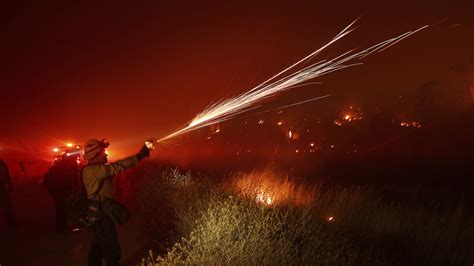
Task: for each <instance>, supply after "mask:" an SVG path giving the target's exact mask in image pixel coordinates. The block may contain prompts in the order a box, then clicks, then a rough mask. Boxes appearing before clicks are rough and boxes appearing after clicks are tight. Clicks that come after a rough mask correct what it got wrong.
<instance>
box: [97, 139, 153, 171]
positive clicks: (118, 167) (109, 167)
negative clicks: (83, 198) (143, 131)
mask: <svg viewBox="0 0 474 266" xmlns="http://www.w3.org/2000/svg"><path fill="white" fill-rule="evenodd" d="M146 157H150V149H149V148H148V147H147V146H146V145H143V147H142V148H141V150H140V151H139V152H138V154H137V155H135V156H130V157H128V158H125V159H122V160H119V161H116V162H114V163H108V164H105V165H104V166H103V171H100V170H99V172H98V173H97V174H98V175H96V176H97V177H98V178H106V177H112V176H116V175H118V174H119V173H121V172H123V171H125V170H126V169H128V168H131V167H134V166H136V165H137V163H138V162H139V161H141V160H143V159H144V158H146Z"/></svg>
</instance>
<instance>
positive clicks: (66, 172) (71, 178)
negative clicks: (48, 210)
mask: <svg viewBox="0 0 474 266" xmlns="http://www.w3.org/2000/svg"><path fill="white" fill-rule="evenodd" d="M78 179H79V165H78V164H77V162H76V158H74V157H72V156H71V157H70V156H68V155H67V154H66V153H65V154H63V155H62V158H61V159H60V160H58V161H57V162H56V163H55V164H54V165H53V166H52V167H51V168H50V169H49V170H48V172H47V173H46V174H45V176H44V179H43V180H44V185H45V186H46V189H47V190H48V192H49V194H50V195H51V197H52V198H53V200H54V206H55V214H56V232H57V233H58V234H63V233H68V232H70V230H69V226H68V209H67V200H68V198H69V196H70V195H71V194H72V193H73V192H74V191H75V190H76V189H77V188H76V186H77V185H76V184H77V180H78Z"/></svg>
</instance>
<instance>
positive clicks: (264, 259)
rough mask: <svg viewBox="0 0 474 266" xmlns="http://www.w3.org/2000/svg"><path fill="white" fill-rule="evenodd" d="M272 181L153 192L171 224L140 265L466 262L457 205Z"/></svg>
mask: <svg viewBox="0 0 474 266" xmlns="http://www.w3.org/2000/svg"><path fill="white" fill-rule="evenodd" d="M165 176H166V175H165ZM277 177H278V175H275V174H273V173H271V172H268V171H266V172H260V173H259V172H253V173H250V174H242V173H240V174H235V175H233V176H232V177H231V178H229V179H227V180H226V181H224V182H216V180H213V179H209V178H206V177H203V176H200V177H196V178H193V177H192V176H191V182H190V183H187V185H183V186H179V187H178V186H175V185H172V186H169V187H172V189H171V190H168V191H165V192H164V191H159V190H158V189H157V190H155V192H154V194H157V193H159V194H160V195H161V196H160V198H159V199H158V198H156V199H155V200H153V199H152V198H150V199H148V200H147V201H151V202H154V205H159V206H161V207H162V208H163V206H169V207H172V211H170V213H172V215H171V216H169V217H167V218H165V217H163V216H161V219H168V220H170V219H171V218H170V217H173V219H172V220H173V221H174V225H173V230H172V231H168V234H169V235H168V240H169V241H168V242H167V243H168V244H167V248H166V250H165V249H164V248H163V249H159V250H158V252H157V253H158V256H157V255H151V256H148V257H147V258H144V260H143V262H142V264H143V265H155V264H156V265H161V264H192V265H196V264H206V265H207V264H211V265H215V264H219V265H220V264H224V265H227V264H233V265H242V264H245V265H249V264H277V265H281V264H285V265H286V264H290V265H295V264H315V263H316V264H318V265H463V264H468V263H471V262H472V261H473V259H474V258H473V254H474V250H473V248H472V243H473V240H474V217H473V216H472V214H470V213H468V212H466V211H465V210H464V207H463V206H462V205H459V206H458V207H457V208H456V209H455V210H441V209H433V208H422V207H419V206H418V207H414V206H411V207H410V206H408V205H407V206H404V205H400V204H389V203H381V202H380V201H379V200H378V196H377V193H375V192H374V190H372V189H370V188H360V187H356V188H342V187H338V186H335V185H313V186H310V185H307V184H306V185H305V184H303V183H298V182H295V181H292V180H291V179H290V178H283V179H281V180H279V179H278V178H277ZM152 179H153V178H152ZM154 179H155V181H156V179H160V180H161V181H160V182H165V183H166V182H167V181H166V180H167V179H169V177H167V178H163V177H155V178H154ZM149 181H151V180H149ZM146 187H147V188H149V189H151V188H152V187H151V186H149V185H148V186H146ZM165 194H166V196H163V195H165ZM163 197H165V198H166V200H167V204H166V205H163V204H162V202H160V201H161V200H163Z"/></svg>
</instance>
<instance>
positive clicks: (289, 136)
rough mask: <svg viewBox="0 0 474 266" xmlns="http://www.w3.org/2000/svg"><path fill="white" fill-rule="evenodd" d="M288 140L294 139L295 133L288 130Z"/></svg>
mask: <svg viewBox="0 0 474 266" xmlns="http://www.w3.org/2000/svg"><path fill="white" fill-rule="evenodd" d="M288 138H290V139H291V138H293V132H292V131H291V130H288Z"/></svg>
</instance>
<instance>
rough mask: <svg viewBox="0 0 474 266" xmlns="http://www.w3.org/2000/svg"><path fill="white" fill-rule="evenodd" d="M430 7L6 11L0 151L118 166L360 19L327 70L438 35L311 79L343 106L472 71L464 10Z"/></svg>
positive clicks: (198, 4)
mask: <svg viewBox="0 0 474 266" xmlns="http://www.w3.org/2000/svg"><path fill="white" fill-rule="evenodd" d="M58 2H59V1H58ZM66 2H68V3H66ZM86 2H88V3H86ZM237 2H238V3H237ZM415 2H416V3H415ZM436 2H439V1H412V3H402V2H400V1H391V2H388V1H371V2H360V1H350V3H349V1H288V2H285V3H283V2H281V3H280V2H276V1H249V2H241V1H235V2H232V1H216V2H215V3H210V2H209V3H206V2H203V1H189V2H186V1H144V2H142V3H137V2H136V1H128V3H126V4H125V3H119V2H118V1H110V2H109V3H108V4H105V3H103V2H101V3H99V2H96V1H61V2H60V3H53V2H49V1H31V3H23V4H16V5H15V6H3V7H2V8H1V11H0V12H1V13H2V15H1V23H0V27H1V32H2V33H1V38H2V40H1V43H0V48H1V50H0V51H1V63H0V65H1V68H2V69H1V75H2V77H1V79H0V88H1V95H0V105H1V107H0V145H2V147H3V148H2V150H0V152H5V151H6V150H7V149H11V150H15V151H24V152H35V153H42V152H46V151H47V152H49V151H50V148H51V147H54V146H57V145H61V143H63V142H65V141H73V142H78V143H83V142H85V141H86V140H87V139H88V138H108V139H109V141H110V142H111V143H112V146H111V147H112V150H113V147H115V149H116V152H115V153H116V154H117V155H120V156H122V155H126V154H127V153H129V152H132V151H134V150H136V149H138V148H139V146H140V145H141V144H140V143H141V142H142V141H143V140H145V139H147V138H149V137H162V136H164V135H167V134H169V133H171V132H172V131H174V130H176V129H177V128H179V127H180V126H182V125H184V124H185V123H186V122H187V121H189V120H190V119H192V118H193V116H194V115H196V114H197V113H198V112H200V111H202V109H203V108H204V107H205V106H207V105H208V104H209V103H211V102H215V101H217V100H219V99H221V98H223V97H228V96H232V95H235V94H237V93H240V92H243V91H245V90H247V89H249V88H250V87H252V86H255V85H257V84H258V83H260V82H261V81H263V80H264V79H265V78H267V77H269V76H270V75H271V74H275V73H276V72H278V71H279V70H281V69H283V68H285V67H286V66H288V65H289V64H291V63H293V62H295V61H297V60H298V59H300V58H302V57H304V56H305V55H306V54H308V53H310V52H312V51H313V50H315V49H316V48H318V47H320V46H321V45H322V44H324V42H326V41H328V40H329V39H330V38H331V37H333V36H334V35H335V34H337V33H338V32H339V31H340V30H341V29H343V28H344V27H345V26H346V25H347V24H349V23H350V22H351V21H353V20H354V19H356V18H358V17H360V20H359V22H358V23H357V27H358V29H357V30H356V31H355V32H354V33H352V34H351V35H349V37H347V38H345V39H344V40H341V41H340V42H339V43H338V44H336V45H335V46H334V47H333V48H332V49H331V50H330V52H328V53H326V54H324V55H323V57H324V56H325V55H326V56H331V55H335V54H336V53H337V52H343V51H346V50H348V49H352V48H363V47H366V46H368V45H370V44H374V43H376V42H379V41H382V40H385V39H387V38H390V37H393V36H396V35H398V34H400V33H403V32H406V31H408V30H413V29H416V28H418V27H420V26H423V25H426V24H435V25H433V26H432V27H431V28H429V29H427V30H425V31H423V32H420V33H419V34H417V35H415V36H412V37H410V38H408V39H406V40H404V41H403V42H401V43H400V44H398V45H396V46H394V47H392V48H390V49H389V50H386V51H384V52H383V53H381V54H377V55H375V56H373V57H371V58H368V59H367V60H366V62H365V65H364V66H362V67H358V68H357V69H348V70H344V71H341V72H338V73H333V74H330V75H328V76H327V77H324V78H322V79H321V81H324V83H325V86H327V87H326V89H327V90H328V91H333V92H336V93H340V94H348V95H356V96H357V97H365V96H367V97H369V95H370V96H371V97H372V98H374V95H375V96H377V95H378V96H380V97H381V98H383V95H385V94H393V95H397V93H401V91H403V90H410V89H413V88H415V87H417V86H420V85H421V84H423V83H425V82H427V81H430V80H434V79H437V78H438V77H440V76H442V75H444V74H445V73H447V72H448V71H449V69H450V68H452V67H453V66H456V65H468V64H469V62H471V63H472V60H473V59H472V58H473V54H474V52H473V47H474V30H473V29H474V27H473V25H474V24H473V21H474V15H473V14H474V9H473V3H472V1H465V2H463V3H461V2H454V1H442V2H444V4H440V3H436ZM470 71H471V72H470V73H472V70H470ZM304 94H305V95H303V97H315V96H318V95H320V94H321V91H319V90H318V89H314V90H308V89H306V90H304ZM378 96H377V97H378ZM375 98H376V97H375ZM46 154H47V153H46ZM3 156H5V155H3ZM51 156H52V155H51Z"/></svg>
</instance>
